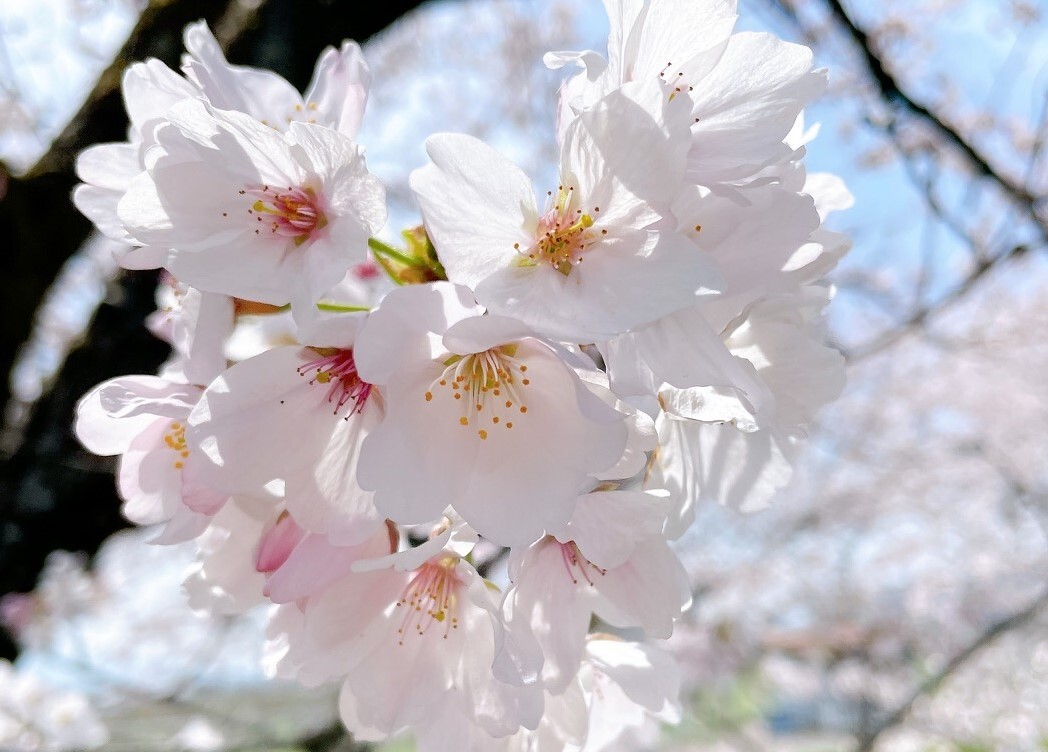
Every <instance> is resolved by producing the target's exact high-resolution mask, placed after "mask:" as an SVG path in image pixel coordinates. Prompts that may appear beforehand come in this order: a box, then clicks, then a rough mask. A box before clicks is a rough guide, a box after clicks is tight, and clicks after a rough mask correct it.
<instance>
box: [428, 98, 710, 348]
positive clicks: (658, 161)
mask: <svg viewBox="0 0 1048 752" xmlns="http://www.w3.org/2000/svg"><path fill="white" fill-rule="evenodd" d="M686 147H687V134H686V132H684V133H681V132H680V129H669V130H667V129H666V128H665V127H663V126H662V124H660V122H658V121H656V119H654V118H653V117H652V116H651V115H649V114H648V113H647V112H645V111H644V110H643V109H642V108H641V107H640V106H639V105H637V104H636V103H634V102H633V101H632V100H630V99H629V98H627V97H625V96H621V95H619V94H617V93H612V94H611V95H609V96H608V98H606V99H605V100H602V101H601V102H600V103H598V104H597V105H596V106H594V108H593V109H592V110H588V111H586V112H585V113H583V114H582V115H580V116H579V117H578V118H577V119H576V120H575V121H573V122H572V124H571V125H570V126H569V127H568V129H567V132H566V134H565V137H564V141H563V144H562V149H561V162H560V183H559V185H557V186H554V187H553V190H550V191H549V192H548V194H547V195H548V199H547V202H546V206H545V208H543V209H541V210H540V209H539V208H538V206H537V204H536V202H535V196H534V192H533V190H532V186H531V182H530V181H529V180H528V178H527V177H526V176H525V175H524V173H523V172H522V171H521V170H520V168H518V167H517V166H516V165H514V164H513V163H512V162H510V161H509V160H508V159H506V158H505V157H503V156H502V155H501V154H499V153H498V152H497V151H495V150H494V149H492V148H491V147H489V146H487V145H485V144H484V143H483V142H481V141H479V140H477V139H475V138H472V137H469V136H463V135H455V134H439V135H436V136H432V137H431V138H430V139H429V140H428V141H427V147H426V148H427V151H428V152H429V155H430V158H431V160H432V164H430V165H428V166H426V167H423V168H422V169H420V170H416V171H415V172H414V173H413V174H412V176H411V187H412V189H413V190H414V192H415V195H416V196H417V198H418V200H419V204H420V205H421V207H422V213H423V216H424V219H425V224H426V230H427V232H428V233H429V236H430V238H431V239H432V240H433V243H434V245H435V246H436V249H437V253H438V255H439V256H440V260H441V263H443V265H444V268H445V269H446V270H447V273H448V278H449V279H450V280H451V281H452V282H456V283H460V284H464V285H468V286H469V287H471V288H473V289H474V290H475V291H476V296H477V300H478V301H479V302H480V303H481V304H482V305H484V306H486V307H487V308H488V309H489V310H490V311H491V312H493V313H499V314H505V315H508V316H513V317H514V318H517V319H519V320H520V321H523V322H524V323H525V324H527V325H528V326H530V327H532V328H533V329H535V330H536V331H538V332H540V333H542V334H545V335H548V336H552V337H555V338H557V339H562V340H566V341H570V342H593V341H601V340H605V339H608V338H609V337H612V336H614V335H616V334H618V333H620V332H623V331H626V330H628V329H631V328H633V327H636V326H638V325H642V324H645V323H647V322H649V321H653V320H655V319H657V318H659V317H660V316H664V315H666V314H667V313H670V312H671V311H673V310H676V309H678V308H683V307H685V306H688V305H690V304H692V303H693V302H694V301H695V300H696V299H697V297H698V296H700V295H702V294H709V293H710V292H712V291H714V290H716V289H717V288H718V287H719V285H720V280H719V277H718V275H717V272H716V270H715V269H714V268H713V267H712V265H711V264H710V263H709V262H708V261H707V260H706V259H705V258H704V257H703V255H702V254H700V253H698V252H697V250H696V248H695V246H694V244H693V243H692V242H691V241H690V240H689V239H688V238H687V237H685V236H684V235H682V234H680V233H678V232H677V222H676V220H675V219H673V218H672V217H671V216H670V215H669V211H668V210H669V206H670V204H671V202H672V199H673V196H674V194H675V192H676V191H677V190H678V189H679V188H680V187H681V183H680V180H681V177H682V170H681V167H682V164H683V158H684V151H685V150H686ZM652 290H658V291H659V294H657V295H652V294H651V291H652Z"/></svg>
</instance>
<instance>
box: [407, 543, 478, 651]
mask: <svg viewBox="0 0 1048 752" xmlns="http://www.w3.org/2000/svg"><path fill="white" fill-rule="evenodd" d="M458 562H459V557H457V556H443V555H442V556H438V557H434V558H432V559H430V560H429V561H427V562H426V563H425V564H423V565H422V566H421V567H419V568H418V569H416V570H415V576H414V577H412V578H411V581H410V582H409V583H408V584H407V586H406V587H405V588H404V591H403V592H402V593H401V594H400V598H399V599H398V600H397V608H402V609H404V618H403V619H402V620H401V622H400V627H399V628H398V629H397V635H398V640H397V642H398V644H400V645H403V644H404V638H405V637H406V636H407V634H408V632H412V631H413V632H415V634H417V635H418V636H419V637H421V636H422V635H424V634H425V633H426V632H427V630H429V628H430V627H432V626H433V623H434V622H437V623H439V624H443V625H444V639H445V640H446V639H448V635H449V634H451V630H453V629H458V622H459V620H458V617H457V616H455V613H456V612H457V608H458V600H459V589H460V588H461V587H462V584H463V583H462V581H461V580H460V579H459V578H458V576H457V575H456V574H455V567H456V565H457V564H458Z"/></svg>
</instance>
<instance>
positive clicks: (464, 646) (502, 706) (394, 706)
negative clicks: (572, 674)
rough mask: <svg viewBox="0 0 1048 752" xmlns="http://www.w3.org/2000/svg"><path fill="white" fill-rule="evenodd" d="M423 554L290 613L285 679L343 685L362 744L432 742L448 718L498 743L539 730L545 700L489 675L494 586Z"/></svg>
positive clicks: (397, 559) (351, 724) (497, 639)
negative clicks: (393, 739)
mask: <svg viewBox="0 0 1048 752" xmlns="http://www.w3.org/2000/svg"><path fill="white" fill-rule="evenodd" d="M424 545H425V544H424ZM434 548H435V549H436V550H435V552H433V549H434ZM425 551H426V552H430V553H432V554H433V555H431V556H429V557H428V558H423V559H421V561H420V560H419V558H420V557H419V556H418V555H417V553H416V550H414V549H409V550H408V551H404V552H401V553H399V554H393V555H390V556H387V557H383V558H382V559H381V560H379V561H380V563H382V564H383V566H380V567H379V568H375V569H370V570H369V571H362V572H353V573H351V574H349V575H347V576H345V577H343V578H342V579H340V580H339V581H337V582H335V583H334V584H332V585H331V586H330V587H327V588H325V589H324V590H322V591H321V592H318V593H317V594H315V595H314V596H311V597H309V598H307V599H305V600H304V601H302V602H300V603H299V604H297V605H289V606H284V607H282V608H281V611H280V612H278V615H277V621H276V622H275V624H279V625H280V630H279V631H280V632H284V633H286V637H283V638H281V642H283V643H285V648H284V654H283V655H282V657H281V658H280V660H279V662H278V663H277V665H276V669H277V671H278V672H279V673H281V674H282V675H294V676H297V677H298V678H299V679H300V680H303V681H305V682H307V683H314V682H318V681H325V680H328V679H331V678H335V677H345V679H344V683H343V687H342V694H341V699H340V711H341V715H342V719H343V722H344V723H345V724H346V726H347V727H348V728H349V729H350V731H352V732H353V733H354V734H355V736H356V737H357V738H360V739H363V740H370V741H376V740H380V739H383V738H385V737H387V736H389V735H391V734H394V733H397V732H399V731H402V730H405V729H414V730H416V731H417V732H419V733H425V734H428V733H429V731H430V729H431V728H433V727H434V726H437V725H439V724H440V722H441V719H442V718H445V717H446V716H447V715H448V714H451V715H452V716H454V715H456V714H459V715H461V716H462V717H463V719H464V720H465V721H467V722H469V723H472V724H476V725H479V726H480V727H482V728H483V729H484V730H485V732H486V733H487V734H489V735H491V736H495V737H504V736H507V735H509V734H511V733H513V732H515V731H516V730H517V729H518V728H520V726H521V725H525V726H527V727H529V728H534V727H535V726H536V725H537V723H538V720H539V716H540V714H541V703H542V700H541V692H540V691H539V690H538V689H537V688H525V687H518V686H511V685H509V684H504V683H502V682H500V681H498V680H496V679H495V678H494V677H493V675H492V672H491V664H492V661H493V660H494V656H495V652H496V649H497V648H498V646H499V644H500V643H501V640H502V635H501V625H500V622H499V619H498V615H497V606H496V603H495V599H494V594H493V593H492V586H491V585H489V584H488V583H486V582H485V581H484V580H483V579H482V578H481V577H480V575H478V574H477V572H476V570H474V569H473V567H472V566H471V565H470V564H469V563H467V562H466V561H465V560H464V559H462V558H461V557H460V556H459V555H458V554H456V553H454V552H452V551H450V550H443V551H442V550H440V549H439V547H433V546H426V547H425Z"/></svg>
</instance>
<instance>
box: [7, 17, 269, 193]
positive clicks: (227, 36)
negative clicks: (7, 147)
mask: <svg viewBox="0 0 1048 752" xmlns="http://www.w3.org/2000/svg"><path fill="white" fill-rule="evenodd" d="M193 5H194V4H189V3H182V2H178V0H175V1H172V0H151V2H150V3H149V5H147V6H146V9H145V10H144V11H142V15H141V16H139V18H138V23H136V24H135V27H134V29H132V30H131V34H130V36H128V38H127V41H126V42H125V43H124V45H123V46H122V47H121V48H120V51H119V52H118V53H117V54H116V57H115V58H114V59H113V62H112V63H110V64H109V66H108V67H107V68H106V69H105V70H104V71H102V74H101V75H100V76H99V77H98V81H97V82H96V83H95V86H94V88H93V89H91V92H90V93H89V94H88V95H87V97H86V98H85V99H84V104H83V105H82V106H81V107H80V109H79V110H78V111H77V113H76V114H75V115H74V116H73V119H72V120H71V121H70V122H69V125H67V126H66V127H65V129H63V131H62V132H61V133H60V134H59V135H58V137H57V138H56V139H55V140H54V141H53V142H52V144H51V147H50V148H49V149H48V150H47V152H46V153H45V154H44V155H43V156H42V157H41V158H40V159H39V160H37V162H36V164H35V165H33V166H32V167H31V168H30V169H29V170H28V172H26V174H25V175H24V176H23V177H25V178H27V179H32V178H36V177H40V176H41V175H46V174H48V173H53V172H64V171H66V170H69V169H71V168H72V165H73V160H74V159H75V158H76V154H77V153H78V152H79V151H80V150H81V149H82V148H83V147H84V144H85V143H90V142H91V141H93V140H94V139H93V138H91V137H89V136H86V135H85V132H86V131H87V130H88V129H89V128H90V126H91V125H93V123H94V120H95V113H96V111H97V110H98V109H99V108H100V107H101V106H102V104H103V103H104V102H105V101H106V100H109V99H111V98H113V97H119V89H120V81H121V79H122V77H123V74H124V70H125V69H126V68H127V67H128V66H129V65H130V64H131V63H132V62H133V61H135V60H138V59H140V58H141V57H142V56H143V50H144V49H148V48H149V47H150V46H151V45H152V44H153V42H154V41H155V37H156V35H157V31H158V30H164V29H181V28H182V27H183V26H184V25H185V24H186V23H187V22H188V21H191V20H193V18H194V17H196V16H197V15H199V8H196V7H193ZM264 5H265V2H264V0H262V1H261V2H257V3H251V4H248V3H244V2H241V0H229V2H228V3H227V5H226V9H225V11H224V12H223V14H222V16H221V18H220V19H219V21H217V22H216V24H215V29H216V37H217V38H218V41H219V43H220V44H221V45H222V47H223V48H224V49H228V47H229V46H230V45H231V44H232V43H233V42H235V41H236V40H237V39H238V38H239V37H240V35H241V34H242V33H243V32H244V30H245V29H247V28H248V27H250V26H251V25H253V24H254V23H255V20H256V18H257V17H258V14H259V11H260V10H261V8H262V6H264ZM187 6H189V7H187ZM250 6H254V7H250Z"/></svg>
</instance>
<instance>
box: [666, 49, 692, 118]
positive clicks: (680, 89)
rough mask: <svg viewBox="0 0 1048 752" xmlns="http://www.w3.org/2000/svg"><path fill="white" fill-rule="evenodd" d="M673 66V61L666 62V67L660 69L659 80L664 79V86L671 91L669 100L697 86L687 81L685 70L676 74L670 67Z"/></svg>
mask: <svg viewBox="0 0 1048 752" xmlns="http://www.w3.org/2000/svg"><path fill="white" fill-rule="evenodd" d="M672 67H673V63H672V62H669V63H666V67H665V68H663V69H662V70H661V71H659V80H660V81H662V84H663V88H664V89H665V90H667V91H669V99H668V100H667V101H670V102H672V101H673V100H674V99H676V98H677V95H678V94H683V93H684V92H686V91H687V92H691V91H694V90H695V87H694V86H691V85H690V84H689V83H688V82H687V80H686V78H687V77H686V76H685V75H684V71H677V73H676V75H674V74H673V73H672V72H670V68H672ZM696 122H698V121H696Z"/></svg>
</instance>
